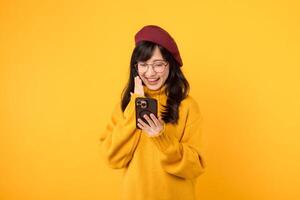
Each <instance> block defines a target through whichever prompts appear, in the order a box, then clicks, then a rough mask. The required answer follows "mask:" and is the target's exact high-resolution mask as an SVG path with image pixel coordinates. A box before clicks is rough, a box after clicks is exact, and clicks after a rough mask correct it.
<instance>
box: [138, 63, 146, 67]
mask: <svg viewBox="0 0 300 200" xmlns="http://www.w3.org/2000/svg"><path fill="white" fill-rule="evenodd" d="M139 66H141V67H146V66H147V65H146V64H145V63H139Z"/></svg>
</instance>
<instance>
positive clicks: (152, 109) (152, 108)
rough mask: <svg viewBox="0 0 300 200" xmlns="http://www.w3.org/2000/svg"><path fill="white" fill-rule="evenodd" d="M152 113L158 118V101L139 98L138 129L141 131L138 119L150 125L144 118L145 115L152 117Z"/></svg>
mask: <svg viewBox="0 0 300 200" xmlns="http://www.w3.org/2000/svg"><path fill="white" fill-rule="evenodd" d="M151 113H153V114H154V115H155V117H156V118H157V100H156V99H154V98H150V97H137V98H136V99H135V118H136V122H135V124H136V127H137V128H138V129H141V128H140V127H138V125H137V124H138V118H140V119H141V120H143V121H144V122H145V123H146V124H148V122H147V120H146V119H145V118H144V115H145V114H147V115H148V117H150V114H151ZM150 119H151V117H150ZM148 125H149V124H148Z"/></svg>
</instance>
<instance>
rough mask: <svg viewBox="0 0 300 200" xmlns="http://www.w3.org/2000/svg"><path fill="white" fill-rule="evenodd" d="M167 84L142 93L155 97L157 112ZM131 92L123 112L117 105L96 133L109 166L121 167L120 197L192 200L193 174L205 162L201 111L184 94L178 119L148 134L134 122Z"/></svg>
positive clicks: (202, 166) (133, 101) (133, 97)
mask: <svg viewBox="0 0 300 200" xmlns="http://www.w3.org/2000/svg"><path fill="white" fill-rule="evenodd" d="M164 90H165V86H164V87H162V88H161V89H160V90H156V91H153V90H149V89H148V88H147V87H146V86H144V92H145V93H147V94H149V95H150V96H151V97H152V98H155V99H157V100H158V111H159V112H158V113H159V114H158V115H159V116H160V111H162V109H163V107H162V105H166V100H167V97H166V95H165V94H164ZM138 96H141V95H137V94H132V95H131V98H130V102H129V104H128V105H127V107H126V109H125V111H124V113H123V112H122V110H121V106H120V103H121V102H119V103H117V104H116V106H115V109H114V111H113V112H112V116H111V119H110V121H109V123H108V124H107V126H106V128H105V130H104V131H103V132H102V134H101V136H100V147H101V152H102V153H103V156H104V158H105V160H106V162H107V164H108V165H109V166H110V167H111V168H114V169H121V168H122V169H123V170H124V171H123V179H122V180H123V182H122V191H121V197H122V198H121V199H123V200H194V199H195V184H196V178H197V177H198V176H199V175H200V174H202V173H203V172H204V168H205V166H206V164H205V161H204V160H203V156H202V150H201V149H202V148H201V147H202V144H201V134H202V131H201V127H202V126H201V125H202V115H201V112H200V110H199V106H198V104H197V102H196V101H195V100H194V99H193V98H192V97H191V96H188V97H187V98H185V99H184V100H183V101H182V102H181V104H180V107H179V123H178V124H177V125H173V124H170V123H167V124H165V126H164V129H163V130H162V131H161V132H160V133H159V135H158V136H155V137H149V136H148V135H147V134H146V133H144V132H143V131H142V130H140V129H137V128H136V125H135V105H134V104H135V99H136V97H138Z"/></svg>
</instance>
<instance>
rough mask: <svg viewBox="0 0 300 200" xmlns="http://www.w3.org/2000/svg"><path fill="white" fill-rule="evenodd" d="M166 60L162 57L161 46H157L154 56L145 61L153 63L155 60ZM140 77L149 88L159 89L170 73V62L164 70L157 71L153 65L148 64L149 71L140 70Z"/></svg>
mask: <svg viewBox="0 0 300 200" xmlns="http://www.w3.org/2000/svg"><path fill="white" fill-rule="evenodd" d="M161 60H164V58H163V57H162V55H161V53H160V50H159V48H158V47H157V46H156V47H155V49H154V52H153V55H152V57H151V58H150V59H149V60H147V61H146V62H145V63H147V64H153V62H154V61H155V62H157V61H161ZM138 73H139V76H140V78H141V79H142V81H143V83H144V84H145V85H146V86H147V88H149V89H150V90H158V89H160V88H161V87H162V86H163V85H164V84H165V82H166V80H167V78H168V75H169V63H168V64H167V65H166V66H165V69H164V71H163V72H155V71H154V70H153V66H151V65H148V69H147V71H145V72H143V73H141V72H140V71H138Z"/></svg>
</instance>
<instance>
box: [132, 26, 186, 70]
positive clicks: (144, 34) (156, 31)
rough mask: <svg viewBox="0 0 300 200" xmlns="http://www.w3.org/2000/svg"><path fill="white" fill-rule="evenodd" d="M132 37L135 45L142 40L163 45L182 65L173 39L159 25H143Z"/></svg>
mask: <svg viewBox="0 0 300 200" xmlns="http://www.w3.org/2000/svg"><path fill="white" fill-rule="evenodd" d="M134 38H135V45H137V43H138V42H140V41H142V40H146V41H151V42H154V43H156V44H159V45H161V46H163V47H164V48H166V49H167V50H168V51H169V52H170V53H171V54H172V55H173V57H174V58H175V59H176V60H177V62H178V63H179V65H180V67H181V66H182V60H181V57H180V54H179V50H178V47H177V45H176V42H175V40H174V39H173V38H172V36H171V35H170V34H169V33H168V32H167V31H166V30H164V29H162V28H161V27H159V26H156V25H147V26H144V27H143V28H142V29H141V30H139V31H138V32H137V33H136V34H135V37H134Z"/></svg>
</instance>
